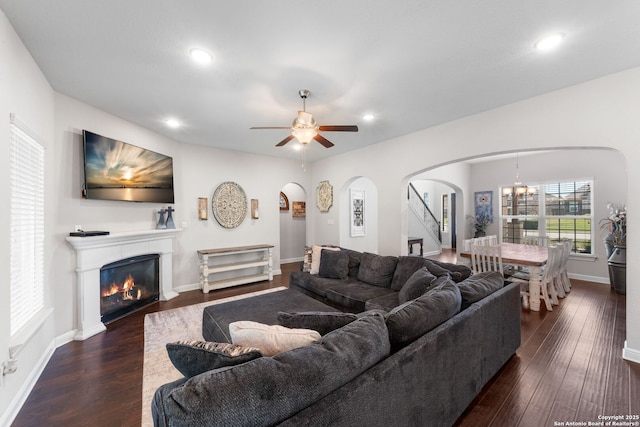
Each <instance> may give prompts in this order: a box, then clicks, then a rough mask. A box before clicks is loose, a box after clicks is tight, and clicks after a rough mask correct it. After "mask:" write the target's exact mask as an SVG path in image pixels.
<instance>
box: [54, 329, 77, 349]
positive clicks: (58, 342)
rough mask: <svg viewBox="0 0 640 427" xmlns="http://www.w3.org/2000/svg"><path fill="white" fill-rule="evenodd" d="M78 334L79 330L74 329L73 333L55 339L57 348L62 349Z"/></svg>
mask: <svg viewBox="0 0 640 427" xmlns="http://www.w3.org/2000/svg"><path fill="white" fill-rule="evenodd" d="M77 332H78V330H77V329H74V330H72V331H69V332H67V333H66V334H62V335H60V336H57V337H56V338H55V346H56V348H58V347H62V346H63V345H65V344H67V343H70V342H71V341H73V337H74V336H76V333H77Z"/></svg>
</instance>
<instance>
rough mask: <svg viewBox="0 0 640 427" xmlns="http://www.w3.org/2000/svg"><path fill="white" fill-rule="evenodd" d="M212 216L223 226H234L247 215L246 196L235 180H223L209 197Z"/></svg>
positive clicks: (240, 222)
mask: <svg viewBox="0 0 640 427" xmlns="http://www.w3.org/2000/svg"><path fill="white" fill-rule="evenodd" d="M211 209H212V210H213V217H214V218H215V219H216V221H218V224H220V225H221V226H223V227H224V228H236V227H237V226H239V225H240V224H242V221H244V219H245V217H246V216H247V196H246V194H245V193H244V190H243V189H242V187H240V185H238V184H237V183H235V182H231V181H227V182H223V183H222V184H220V185H219V186H218V188H216V191H215V193H213V197H212V198H211Z"/></svg>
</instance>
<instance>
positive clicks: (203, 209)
mask: <svg viewBox="0 0 640 427" xmlns="http://www.w3.org/2000/svg"><path fill="white" fill-rule="evenodd" d="M207 204H208V203H207V198H206V197H198V219H199V220H200V221H206V220H207V219H208V215H207V213H208V209H207Z"/></svg>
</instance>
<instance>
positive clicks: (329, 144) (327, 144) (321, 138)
mask: <svg viewBox="0 0 640 427" xmlns="http://www.w3.org/2000/svg"><path fill="white" fill-rule="evenodd" d="M313 139H315V140H316V141H318V142H319V143H320V144H322V145H324V146H325V147H327V148H331V147H333V142H331V141H329V140H328V139H327V138H325V137H324V136H322V135H320V134H317V135H316V136H314V137H313Z"/></svg>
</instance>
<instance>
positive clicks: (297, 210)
mask: <svg viewBox="0 0 640 427" xmlns="http://www.w3.org/2000/svg"><path fill="white" fill-rule="evenodd" d="M291 215H292V216H295V217H303V216H306V215H307V203H306V202H293V212H292V213H291Z"/></svg>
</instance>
